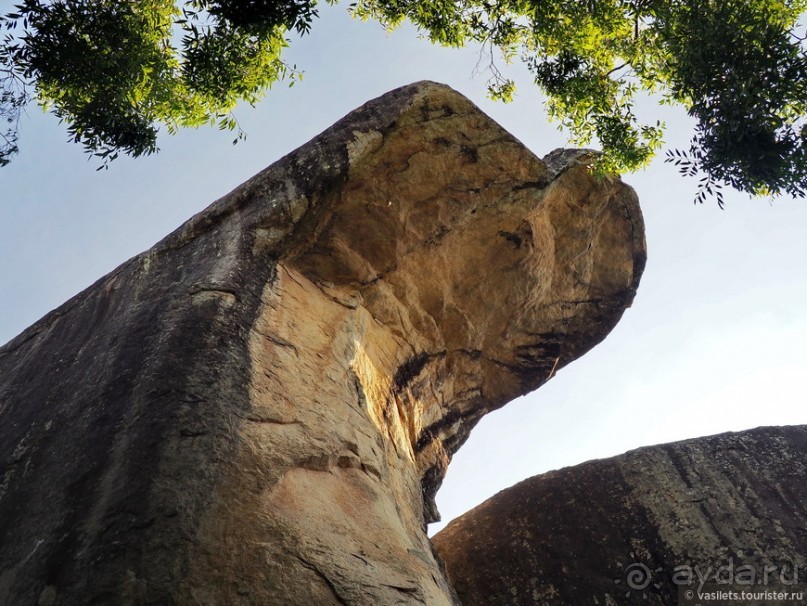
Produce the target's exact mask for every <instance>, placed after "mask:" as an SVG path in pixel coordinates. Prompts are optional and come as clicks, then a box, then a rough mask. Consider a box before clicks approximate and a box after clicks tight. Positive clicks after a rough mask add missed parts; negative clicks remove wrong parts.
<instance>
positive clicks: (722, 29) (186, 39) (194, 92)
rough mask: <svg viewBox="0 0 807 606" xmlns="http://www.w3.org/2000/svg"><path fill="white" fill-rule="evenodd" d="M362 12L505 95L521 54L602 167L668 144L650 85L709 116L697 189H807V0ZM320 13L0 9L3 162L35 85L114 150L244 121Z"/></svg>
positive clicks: (425, 5)
mask: <svg viewBox="0 0 807 606" xmlns="http://www.w3.org/2000/svg"><path fill="white" fill-rule="evenodd" d="M350 10H351V11H352V12H353V14H354V15H355V16H356V17H359V18H361V19H373V20H377V21H379V22H381V23H382V24H383V25H384V26H386V27H388V28H394V27H396V26H397V25H398V24H400V23H401V22H402V21H404V20H407V19H408V20H409V21H411V22H412V23H414V24H415V26H417V27H418V28H419V29H420V30H421V31H423V32H424V33H425V34H426V35H427V36H428V37H429V38H430V39H431V40H432V41H433V42H435V43H438V44H442V45H446V46H454V47H458V46H464V45H467V44H476V45H481V47H482V49H483V52H484V53H485V54H486V55H487V56H488V57H490V65H489V68H490V74H491V79H490V81H489V93H490V95H491V96H492V97H494V98H498V99H502V100H505V101H506V100H508V99H510V98H511V97H512V95H513V93H514V88H515V87H514V83H513V82H512V81H511V80H509V79H507V78H506V77H505V76H504V75H503V74H502V71H501V70H500V67H499V65H498V64H497V61H496V60H494V58H496V57H499V56H500V57H502V58H503V60H504V62H505V63H506V62H509V61H511V60H514V59H516V58H520V59H522V60H524V61H525V62H526V63H527V65H528V66H529V68H530V70H531V73H532V75H533V77H534V80H535V83H536V84H537V85H538V86H539V87H540V88H541V89H542V91H543V92H544V93H545V96H546V99H547V101H546V105H547V111H548V114H549V116H550V118H553V119H555V120H557V121H558V122H559V123H560V124H561V126H562V127H565V128H566V129H568V131H569V132H570V133H571V135H572V138H573V140H574V142H575V143H577V144H584V145H585V144H589V143H590V142H592V141H595V142H597V143H599V145H600V146H601V147H602V149H603V154H602V156H601V158H600V160H599V165H598V168H599V170H601V171H625V170H634V169H636V168H639V167H642V166H644V165H646V164H647V163H648V162H649V160H650V159H651V158H652V157H653V155H654V154H655V153H656V152H657V151H658V149H659V148H660V146H661V144H662V135H663V128H664V125H663V124H661V123H660V122H652V123H643V122H642V121H640V120H639V118H638V117H637V116H636V113H635V111H634V101H635V99H636V98H637V95H638V94H642V93H654V94H657V95H660V96H661V98H662V99H663V102H665V103H671V104H679V105H682V106H683V107H685V108H686V110H687V111H688V112H689V114H690V115H691V116H692V117H693V118H694V119H695V122H696V127H695V133H694V136H693V138H692V141H691V145H690V147H689V149H686V150H673V151H671V152H668V160H669V161H672V162H674V163H676V164H677V165H678V166H679V169H680V170H681V172H682V173H684V174H687V175H699V176H700V179H701V180H700V184H701V186H700V191H699V193H698V199H699V200H701V201H702V200H703V199H704V198H705V197H706V196H707V195H708V194H712V193H714V194H715V195H717V196H718V202H719V203H721V204H722V194H721V191H720V188H721V187H722V186H726V185H727V186H731V187H733V188H735V189H738V190H740V191H745V192H748V193H750V194H781V193H788V194H791V195H794V196H799V197H803V196H804V195H805V183H807V151H805V139H807V126H805V115H807V77H805V76H807V55H806V53H805V47H804V44H803V42H804V36H799V32H798V27H799V25H798V23H799V22H798V19H799V17H800V16H801V15H802V14H803V13H804V12H805V10H807V0H357V1H356V2H354V3H353V4H351V5H350ZM316 16H317V13H316V5H315V0H276V1H272V0H191V1H184V2H174V1H173V0H138V1H135V0H119V1H112V0H51V1H44V0H24V2H23V3H22V4H21V5H19V6H18V7H17V8H16V10H15V12H13V13H11V14H9V15H6V16H5V17H4V19H3V22H4V24H5V27H6V29H7V36H6V39H5V42H4V45H3V47H2V49H1V50H0V75H2V76H3V77H4V80H3V85H4V88H3V89H2V91H3V92H2V95H3V96H2V98H1V99H0V104H1V105H2V116H3V117H4V118H7V124H8V126H9V128H8V131H7V132H6V135H5V137H6V138H5V141H6V145H5V147H3V148H2V149H0V162H3V161H7V160H8V158H9V157H10V156H11V155H12V154H13V153H15V152H16V151H17V149H16V130H15V127H16V122H15V120H16V116H18V113H19V108H20V107H22V106H23V105H24V104H25V103H26V102H28V100H29V98H30V97H31V96H34V94H32V93H31V91H35V97H36V98H37V99H38V100H39V102H40V103H42V104H44V105H45V106H46V107H49V108H50V109H51V110H52V111H53V112H54V113H55V114H56V115H57V116H59V117H60V118H61V119H62V120H64V121H65V122H66V124H67V128H68V130H69V132H70V135H71V137H72V138H73V139H74V140H76V141H77V142H80V143H82V144H83V145H84V146H85V147H86V148H87V149H88V150H89V151H90V152H92V153H95V154H98V155H100V156H102V157H104V158H111V157H114V156H115V155H116V154H117V153H118V152H120V151H122V152H124V153H127V154H130V155H134V156H137V155H141V154H145V153H151V152H153V151H155V150H156V149H157V133H158V130H159V129H160V128H165V129H166V130H168V131H169V132H174V131H176V130H177V129H179V128H182V127H187V126H198V125H201V124H205V123H218V124H219V126H220V127H222V128H231V129H237V128H238V127H237V123H236V122H235V120H234V118H233V116H232V113H231V112H232V110H233V108H234V107H235V105H236V104H237V103H238V102H239V101H241V100H245V101H247V102H249V103H255V102H257V101H258V100H259V99H260V98H261V96H262V94H263V93H264V92H265V90H266V89H267V88H268V87H269V86H271V85H272V84H274V83H275V82H278V81H280V80H289V81H290V82H294V79H295V78H296V77H297V76H298V73H297V72H296V69H295V68H294V67H292V66H289V65H287V64H286V63H284V62H283V60H282V58H281V54H282V51H283V49H284V48H285V47H286V45H287V44H288V41H287V35H288V34H289V33H290V32H297V33H298V34H304V33H306V32H308V31H309V29H310V27H311V25H312V23H313V21H314V19H315V18H316ZM15 112H16V113H15ZM239 133H240V131H239Z"/></svg>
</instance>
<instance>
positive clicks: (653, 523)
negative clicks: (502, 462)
mask: <svg viewBox="0 0 807 606" xmlns="http://www.w3.org/2000/svg"><path fill="white" fill-rule="evenodd" d="M434 544H435V547H436V549H437V553H438V554H439V555H440V556H441V557H442V558H443V559H444V560H445V563H446V567H447V569H448V576H449V578H450V580H451V582H452V583H453V584H454V587H455V589H456V590H457V593H458V594H459V597H460V599H461V600H462V603H463V605H464V606H516V605H519V606H527V605H533V604H546V605H548V606H578V605H581V604H603V605H615V606H616V605H620V606H621V605H623V604H644V605H653V606H667V605H674V604H678V605H679V606H695V604H709V603H718V604H730V603H733V604H748V605H755V606H756V605H762V604H764V605H768V604H780V603H781V604H804V603H807V426H794V427H763V428H759V429H754V430H750V431H745V432H742V433H727V434H721V435H716V436H711V437H707V438H697V439H694V440H687V441H685V442H676V443H673V444H665V445H661V446H652V447H649V448H640V449H638V450H634V451H631V452H628V453H626V454H624V455H621V456H618V457H614V458H611V459H604V460H599V461H591V462H588V463H584V464H582V465H578V466H576V467H569V468H566V469H561V470H559V471H552V472H549V473H546V474H543V475H540V476H536V477H534V478H530V479H529V480H525V481H524V482H521V483H519V484H516V485H515V486H513V487H511V488H508V489H506V490H503V491H502V492H500V493H499V494H497V495H496V496H494V497H492V498H490V499H488V500H487V501H485V502H484V503H483V504H481V505H479V506H478V507H476V508H475V509H473V510H471V511H470V512H468V513H466V514H464V515H463V516H461V517H459V518H458V519H456V520H454V521H452V522H451V523H450V524H449V525H448V526H447V527H446V528H445V529H443V531H442V532H440V533H438V534H437V535H436V536H435V537H434ZM688 591H689V592H693V593H692V594H690V595H687V592H688ZM701 591H702V592H704V593H706V594H712V598H711V599H697V593H695V592H701ZM721 591H722V592H724V593H723V594H721V595H724V596H725V595H728V592H732V591H733V592H735V593H736V594H737V596H738V597H735V598H730V599H726V600H718V599H716V598H715V597H714V595H715V594H716V593H717V592H721ZM742 591H747V592H749V593H751V594H752V595H753V594H762V593H763V592H782V593H787V594H788V595H790V593H796V594H797V595H798V592H801V596H802V597H801V599H797V596H796V597H794V598H793V599H791V598H790V597H788V598H787V599H779V598H773V599H772V598H771V597H768V598H764V597H763V598H762V599H759V600H756V599H747V600H741V599H740V598H739V596H740V595H741V593H740V592H742ZM679 592H680V593H679ZM690 596H691V597H690ZM688 598H689V599H688Z"/></svg>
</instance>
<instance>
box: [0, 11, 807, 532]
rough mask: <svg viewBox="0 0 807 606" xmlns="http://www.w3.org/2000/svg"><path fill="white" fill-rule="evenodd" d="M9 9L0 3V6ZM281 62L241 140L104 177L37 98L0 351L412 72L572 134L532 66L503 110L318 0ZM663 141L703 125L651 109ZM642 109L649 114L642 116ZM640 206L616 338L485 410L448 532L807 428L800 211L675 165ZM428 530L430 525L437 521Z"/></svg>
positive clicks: (450, 496)
mask: <svg viewBox="0 0 807 606" xmlns="http://www.w3.org/2000/svg"><path fill="white" fill-rule="evenodd" d="M11 5H12V3H11V2H8V1H5V0H4V1H0V10H3V12H5V11H7V10H9V9H10V8H11ZM320 13H321V16H322V18H321V19H319V20H318V21H316V22H315V23H314V27H313V29H312V33H311V34H310V35H309V36H306V37H304V38H303V39H300V40H295V41H293V44H292V46H291V48H290V49H288V53H287V54H286V58H287V59H288V60H289V61H290V62H291V63H296V64H297V65H298V67H299V68H301V69H303V70H304V71H305V77H304V79H303V81H302V82H301V83H298V84H297V85H295V86H294V87H293V88H291V89H289V88H286V87H284V86H282V85H281V86H278V87H276V88H275V89H273V90H272V91H270V93H269V94H268V95H267V98H266V100H265V101H264V102H263V103H261V104H259V105H258V106H257V107H255V108H254V109H253V108H249V107H247V108H243V109H241V110H240V111H239V112H238V114H237V116H238V118H239V120H240V122H241V124H242V127H243V128H244V130H246V131H247V133H248V139H247V140H246V141H245V142H241V143H239V144H238V145H237V146H232V145H231V144H230V141H231V140H232V138H233V136H232V134H231V133H221V132H219V131H217V130H216V129H202V130H198V131H189V132H184V133H182V134H180V135H178V136H175V137H169V136H165V137H163V138H162V140H161V148H162V151H161V153H159V154H158V155H155V156H152V157H149V158H145V159H139V160H130V159H128V158H122V159H119V160H117V161H116V162H114V163H113V164H112V166H111V168H110V169H109V170H108V171H100V172H96V171H95V168H96V167H97V164H94V163H93V162H92V161H90V162H88V161H87V158H86V156H85V155H84V154H83V152H82V150H81V148H80V147H79V146H76V145H74V144H68V143H66V139H67V135H66V132H65V130H64V128H63V127H62V126H60V125H59V124H58V123H57V121H56V120H55V119H54V118H53V117H51V116H48V115H45V114H43V113H42V112H41V110H39V109H38V108H36V107H31V108H29V110H28V113H27V115H26V116H25V118H24V119H23V122H22V124H21V131H22V136H21V141H20V147H21V153H20V155H19V156H18V157H17V158H16V159H15V160H14V161H13V162H12V164H11V165H10V166H8V167H6V168H2V169H0V343H5V342H6V341H8V340H9V339H11V338H12V337H14V336H15V335H16V334H18V333H19V332H20V331H22V330H23V329H24V328H25V327H26V326H28V325H29V324H31V323H32V322H34V321H36V320H37V319H38V318H40V317H41V316H42V315H44V314H45V313H47V312H48V311H49V310H51V309H53V308H54V307H57V306H58V305H60V304H61V303H62V302H64V301H65V300H66V299H68V298H69V297H71V296H72V295H74V294H76V293H77V292H79V291H80V290H82V289H83V288H85V287H87V286H89V285H90V284H91V283H93V282H94V281H95V280H96V279H97V278H99V277H100V276H102V275H103V274H105V273H107V272H108V271H110V270H112V269H113V268H115V267H116V266H117V265H119V264H120V263H122V262H123V261H125V260H126V259H128V258H129V257H131V256H133V255H135V254H138V253H140V252H142V251H143V250H145V249H147V248H149V247H150V246H152V245H153V244H154V243H156V242H157V241H158V240H159V239H161V238H162V236H164V235H166V234H167V233H169V232H170V231H172V230H173V229H174V228H176V227H177V226H178V225H180V224H181V223H182V222H183V221H185V220H186V219H187V218H189V217H190V216H191V215H192V214H193V213H195V212H197V211H199V210H201V209H202V208H204V207H205V206H207V205H208V204H209V203H210V202H212V201H213V200H215V199H216V198H218V197H219V196H222V195H224V194H225V193H227V192H228V191H230V190H231V189H233V188H234V187H235V186H236V185H238V184H239V183H241V182H242V181H244V180H246V179H247V178H249V177H250V176H252V175H253V174H255V173H256V172H258V171H259V170H261V169H262V168H264V167H265V166H268V165H269V164H271V163H272V162H274V161H275V160H277V159H278V158H280V157H281V156H283V155H284V154H286V153H287V152H289V151H291V150H292V149H294V148H296V147H297V146H299V145H301V144H302V143H304V142H306V141H307V140H308V139H310V138H311V137H313V136H314V135H316V134H317V133H319V132H321V131H322V130H324V129H325V128H327V127H328V126H330V125H331V124H332V123H333V122H335V121H336V120H337V119H339V118H340V117H342V116H343V115H344V114H346V113H348V112H349V111H351V110H352V109H354V108H356V107H358V106H359V105H361V104H362V103H364V102H365V101H367V100H369V99H371V98H373V97H376V96H378V95H380V94H382V93H384V92H386V91H388V90H390V89H392V88H395V87H397V86H401V85H403V84H408V83H411V82H414V81H417V80H424V79H429V80H436V81H439V82H444V83H446V84H449V85H450V86H452V87H454V88H455V89H456V90H458V91H460V92H462V93H463V94H465V95H466V96H468V97H469V98H470V99H471V100H473V101H474V102H475V103H476V104H477V105H479V107H481V108H482V110H483V111H485V112H486V113H488V114H489V115H491V116H492V117H493V118H494V119H495V120H497V121H498V122H499V123H500V124H502V125H503V126H504V127H505V128H506V129H507V130H509V131H510V132H511V133H512V134H513V135H515V136H516V137H517V138H519V139H520V140H521V141H523V142H524V143H525V144H526V145H527V147H529V148H530V149H531V150H533V151H534V152H535V153H536V154H538V155H539V156H542V155H544V154H546V153H548V152H549V151H551V150H552V149H554V148H556V147H559V146H563V145H564V144H565V139H564V136H563V134H562V133H559V132H558V131H557V130H556V129H555V127H554V125H552V124H548V123H547V120H546V118H545V117H544V113H543V108H542V102H541V98H540V96H539V94H538V93H537V91H536V90H535V89H534V87H532V86H531V85H530V79H529V74H528V73H527V72H526V70H524V69H523V68H521V67H518V66H513V68H512V70H511V73H512V74H513V75H514V76H515V78H516V80H517V82H518V83H519V85H520V88H519V93H518V95H517V97H516V100H515V101H514V102H513V103H511V104H509V105H503V104H501V103H494V102H491V101H488V100H487V99H486V98H485V81H486V78H487V77H486V75H485V74H484V73H481V74H478V75H476V76H474V75H473V72H474V70H475V66H476V64H477V61H478V55H477V53H476V51H474V50H472V49H469V50H461V51H456V50H448V49H442V48H436V47H433V46H431V45H430V44H429V43H428V42H427V41H425V40H420V39H418V37H417V35H416V33H415V32H414V31H413V30H412V29H411V28H407V27H404V28H402V29H401V30H399V31H396V32H394V33H393V34H387V33H385V32H384V31H383V30H382V29H381V27H380V26H378V25H377V24H376V23H372V22H368V23H362V22H356V21H353V20H351V19H350V18H349V17H348V16H347V14H346V5H343V6H338V7H335V8H333V7H328V6H322V7H321V9H320ZM639 110H640V112H641V113H643V114H644V115H645V116H646V117H647V118H648V119H650V118H652V119H654V120H655V119H656V118H659V117H660V118H661V119H663V120H666V122H667V124H668V127H669V131H668V136H667V143H668V145H669V146H672V147H676V146H678V147H684V146H686V145H687V144H688V140H689V137H690V135H691V132H692V131H691V123H690V122H689V121H688V118H687V116H686V115H685V114H684V113H683V112H681V111H675V110H673V109H671V108H668V107H665V108H661V107H659V106H657V105H656V104H655V103H654V102H652V101H647V102H646V103H643V104H641V106H640V107H639ZM641 113H640V115H641ZM624 180H625V181H626V182H628V183H630V184H631V185H633V186H634V187H635V188H636V190H637V192H638V194H639V198H640V200H641V202H642V207H643V209H644V214H645V221H646V223H647V241H648V249H649V260H648V265H647V270H646V271H645V274H644V278H643V280H642V284H641V286H640V288H639V294H638V296H637V298H636V301H635V302H634V305H633V307H632V308H631V309H629V310H628V311H627V312H626V313H625V316H624V317H623V319H622V321H621V323H620V324H619V325H618V326H617V327H616V329H615V330H614V331H613V333H612V334H611V335H610V336H609V337H608V338H606V340H605V341H604V342H603V343H602V344H601V345H599V346H598V347H596V348H595V349H594V350H592V351H591V352H590V353H588V354H586V355H585V356H584V357H583V358H581V359H580V360H578V361H576V362H573V363H572V364H571V365H569V366H568V367H567V368H565V369H563V370H561V371H560V372H558V373H557V375H556V376H555V378H553V379H552V380H551V381H550V382H549V383H548V384H547V385H545V386H544V387H542V388H541V389H540V390H538V391H537V392H535V393H533V394H530V395H529V396H527V397H524V398H521V399H519V400H517V401H515V402H512V403H510V404H509V405H508V406H506V407H505V408H504V409H502V410H500V411H497V412H495V413H492V414H490V415H488V417H486V418H485V419H484V420H483V421H482V422H481V423H480V425H479V426H478V427H477V428H476V430H475V431H474V433H473V434H472V436H471V438H470V439H469V440H468V442H467V443H466V444H465V446H464V447H463V448H462V449H461V450H460V452H459V453H458V454H457V456H456V457H455V459H454V462H453V463H452V465H451V466H450V468H449V471H448V476H447V478H446V481H445V483H444V486H443V488H442V490H441V491H440V493H439V494H438V506H439V507H440V510H441V512H442V514H443V518H444V521H448V520H450V519H451V518H453V517H455V516H457V515H459V514H461V513H463V512H464V511H467V510H468V509H470V508H471V507H473V506H475V505H477V504H478V503H480V502H481V501H483V500H485V499H486V498H488V497H490V496H492V495H493V494H494V493H496V492H497V491H499V490H502V489H504V488H506V487H508V486H510V485H512V484H514V483H515V482H517V481H519V480H521V479H524V478H527V477H530V476H532V475H535V474H538V473H541V472H544V471H547V470H550V469H555V468H559V467H563V466H567V465H573V464H576V463H581V462H583V461H586V460H589V459H592V458H599V457H605V456H611V455H615V454H619V453H621V452H624V451H626V450H628V449H631V448H635V447H637V446H642V445H650V444H656V443H660V442H666V441H672V440H678V439H684V438H691V437H696V436H702V435H709V434H713V433H719V432H722V431H729V430H740V429H746V428H751V427H756V426H759V425H784V424H801V423H807V405H806V404H807V383H806V382H805V378H807V351H805V347H807V345H806V344H807V307H806V306H805V301H807V270H806V269H805V267H804V264H805V262H806V261H807V237H805V228H807V202H805V201H794V200H790V199H787V198H781V199H778V200H774V201H770V200H764V199H754V200H750V199H748V198H747V197H746V196H741V195H732V194H729V195H728V196H727V204H726V210H725V211H720V210H719V209H718V208H717V205H716V203H711V204H709V203H707V204H706V205H704V206H694V205H693V204H692V198H693V195H694V186H695V183H694V182H693V181H691V180H686V179H684V178H682V177H679V176H678V174H677V172H676V170H675V169H674V168H673V167H672V166H670V165H665V164H664V163H663V162H661V161H658V162H656V163H654V164H653V165H652V166H651V167H650V168H649V169H647V170H646V171H645V172H643V173H639V174H633V175H625V176H624ZM438 527H439V525H434V526H433V527H432V530H435V529H436V528H438Z"/></svg>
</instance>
